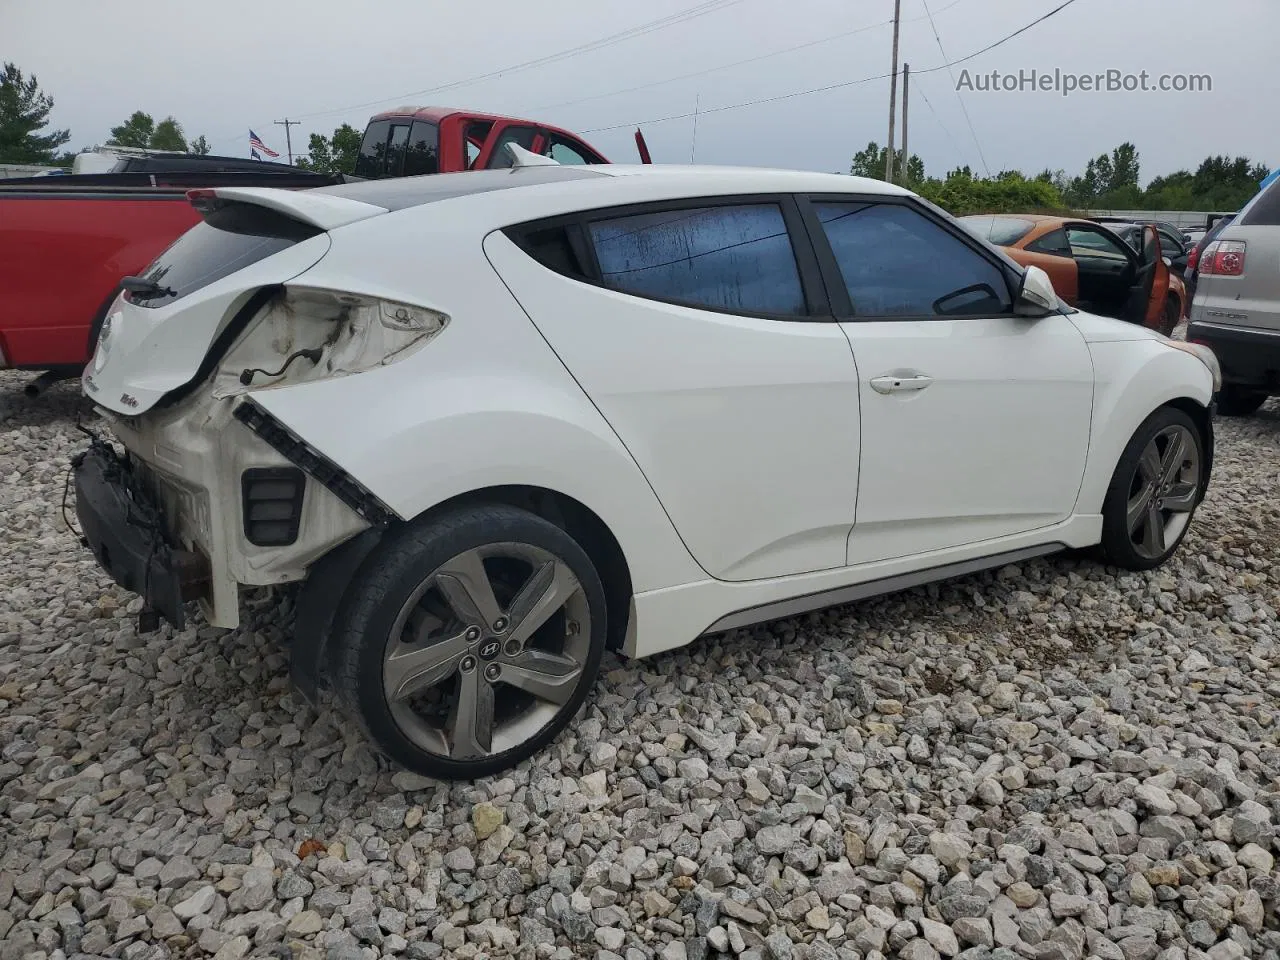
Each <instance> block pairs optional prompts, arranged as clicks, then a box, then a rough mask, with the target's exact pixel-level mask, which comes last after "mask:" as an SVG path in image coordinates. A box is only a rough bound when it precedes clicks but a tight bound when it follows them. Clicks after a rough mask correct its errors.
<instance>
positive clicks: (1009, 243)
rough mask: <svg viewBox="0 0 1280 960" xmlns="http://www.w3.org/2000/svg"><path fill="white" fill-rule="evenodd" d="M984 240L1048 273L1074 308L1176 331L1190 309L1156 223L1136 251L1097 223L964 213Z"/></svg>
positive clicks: (967, 224) (963, 219)
mask: <svg viewBox="0 0 1280 960" xmlns="http://www.w3.org/2000/svg"><path fill="white" fill-rule="evenodd" d="M960 222H961V223H962V224H964V226H965V227H966V229H968V230H970V231H971V232H973V233H974V234H976V235H977V236H979V237H981V238H982V239H983V240H986V241H988V242H989V243H993V244H995V245H996V246H998V247H1001V248H1002V249H1003V250H1004V252H1005V253H1007V254H1008V255H1009V256H1010V257H1011V258H1012V259H1013V260H1015V261H1017V262H1018V263H1020V264H1021V265H1022V266H1024V267H1029V266H1036V267H1039V268H1040V269H1042V270H1044V272H1045V273H1047V274H1049V277H1050V279H1052V280H1053V288H1054V290H1055V291H1057V294H1058V296H1059V297H1061V298H1062V299H1063V300H1065V301H1066V302H1067V303H1069V304H1071V305H1072V306H1075V307H1079V308H1080V309H1081V310H1087V311H1089V312H1090V313H1098V314H1102V315H1104V316H1108V317H1118V318H1120V319H1121V320H1129V321H1131V322H1133V323H1140V324H1142V325H1143V326H1146V327H1150V328H1151V329H1153V330H1159V331H1160V332H1161V333H1164V334H1169V333H1172V332H1173V328H1174V327H1175V326H1177V325H1178V321H1179V320H1180V319H1181V318H1182V316H1183V314H1184V313H1185V312H1186V305H1187V288H1186V286H1185V284H1183V282H1182V278H1181V277H1179V276H1176V275H1175V274H1172V273H1170V271H1169V266H1168V262H1167V261H1166V260H1165V258H1164V255H1163V254H1162V253H1161V251H1160V235H1159V234H1158V233H1157V232H1156V229H1155V227H1153V226H1148V227H1146V228H1145V229H1144V231H1143V238H1144V243H1143V249H1142V250H1135V249H1134V248H1133V247H1131V246H1129V244H1127V243H1125V242H1124V241H1123V240H1122V239H1120V237H1119V236H1117V235H1116V234H1115V233H1112V232H1111V231H1110V230H1108V229H1107V228H1106V227H1104V226H1103V225H1102V224H1100V223H1094V222H1093V221H1092V220H1073V219H1070V218H1068V217H1050V216H1044V215H1041V214H1021V213H1018V214H996V215H981V216H970V217H961V218H960Z"/></svg>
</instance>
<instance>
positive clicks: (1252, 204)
mask: <svg viewBox="0 0 1280 960" xmlns="http://www.w3.org/2000/svg"><path fill="white" fill-rule="evenodd" d="M1277 187H1280V180H1275V181H1273V182H1272V184H1271V186H1269V187H1267V189H1265V190H1263V191H1262V193H1260V194H1258V195H1257V196H1256V197H1254V198H1253V199H1252V200H1250V201H1249V203H1248V204H1247V205H1246V206H1245V208H1244V209H1243V210H1241V211H1240V216H1239V217H1238V218H1237V219H1236V221H1235V222H1236V223H1238V224H1239V225H1240V226H1242V227H1280V190H1277V189H1276V188H1277Z"/></svg>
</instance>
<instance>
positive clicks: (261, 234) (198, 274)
mask: <svg viewBox="0 0 1280 960" xmlns="http://www.w3.org/2000/svg"><path fill="white" fill-rule="evenodd" d="M323 232H324V231H322V230H319V229H317V228H315V227H312V226H309V225H308V224H304V223H299V222H298V221H297V220H293V219H291V218H289V217H286V216H284V215H283V214H279V213H276V212H275V211H274V210H267V209H265V208H264V207H257V206H253V205H251V204H246V203H229V204H226V205H225V206H222V207H219V208H217V209H215V210H212V211H210V212H209V213H207V214H206V215H205V219H204V222H203V223H198V224H196V225H195V226H194V227H192V228H191V229H190V230H188V231H187V232H186V233H184V234H183V235H182V236H180V237H179V238H178V239H177V240H175V241H174V242H173V243H172V244H170V246H169V248H168V249H167V250H165V252H164V253H162V254H160V256H159V257H158V258H157V259H156V260H155V262H154V263H152V264H151V266H149V267H148V268H147V269H146V271H144V272H143V274H142V276H143V278H144V279H146V280H150V281H152V282H153V283H155V284H156V285H157V287H159V288H162V289H161V291H160V292H157V293H154V294H149V293H148V294H143V293H131V294H129V299H130V301H131V302H132V303H136V304H137V305H138V306H140V307H151V308H154V307H162V306H165V305H166V304H169V303H173V302H174V301H175V300H181V299H182V298H183V297H185V296H188V295H190V294H192V293H194V292H195V291H197V290H199V289H201V288H202V287H207V286H208V285H209V284H211V283H214V282H216V281H218V280H221V279H222V278H223V277H228V276H230V275H231V274H233V273H235V272H236V271H238V270H243V269H244V268H245V267H248V266H251V265H252V264H255V263H258V262H259V261H261V260H265V259H266V258H267V257H270V256H272V255H273V254H277V253H279V252H280V251H282V250H286V249H288V248H289V247H291V246H293V245H294V244H297V243H301V242H302V241H303V240H309V239H310V238H311V237H314V236H317V235H319V234H320V233H323Z"/></svg>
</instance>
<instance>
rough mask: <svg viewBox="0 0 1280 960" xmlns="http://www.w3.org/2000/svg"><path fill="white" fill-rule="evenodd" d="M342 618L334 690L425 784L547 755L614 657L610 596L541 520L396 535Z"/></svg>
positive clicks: (418, 527) (582, 556) (454, 519)
mask: <svg viewBox="0 0 1280 960" xmlns="http://www.w3.org/2000/svg"><path fill="white" fill-rule="evenodd" d="M351 590H352V596H351V598H350V599H349V600H348V601H346V602H345V603H344V610H343V611H342V612H341V613H340V614H339V624H338V630H337V634H336V637H335V639H336V641H337V644H338V647H337V658H336V663H335V670H334V673H335V676H334V686H335V687H336V688H337V691H338V693H339V695H340V696H341V697H342V699H343V700H344V701H345V702H346V704H347V706H348V707H349V709H350V710H351V711H352V712H353V713H354V714H355V715H356V717H357V718H358V719H359V720H360V721H361V722H362V723H363V725H364V727H365V730H366V732H367V733H368V735H369V736H370V737H371V739H372V740H373V741H374V742H375V743H376V744H377V745H378V746H379V747H380V748H381V749H382V750H383V752H384V753H386V754H387V755H388V756H390V757H391V758H392V759H393V760H395V761H397V762H398V763H400V764H402V765H404V766H405V767H407V768H409V769H410V770H413V771H416V772H417V773H421V774H423V775H424V776H429V777H436V778H439V779H444V780H470V779H474V778H477V777H483V776H488V775H490V774H494V773H497V772H499V771H501V770H505V769H506V768H508V767H511V766H514V765H515V764H517V763H519V762H520V761H521V760H524V759H526V758H528V757H530V756H532V755H533V754H534V753H536V752H537V751H538V750H540V749H541V748H542V747H543V746H545V745H546V744H547V743H549V742H550V741H551V740H552V739H553V738H554V737H555V736H556V735H557V734H558V733H559V732H560V731H561V730H562V729H563V728H564V727H565V726H566V725H567V724H568V723H569V721H570V720H571V719H572V717H573V715H574V714H575V713H576V712H577V710H578V708H579V707H580V706H581V705H582V703H583V702H584V701H585V700H586V698H587V695H588V694H589V693H590V691H591V688H592V686H593V685H594V683H595V679H596V675H597V673H598V672H599V668H600V660H601V657H602V656H603V653H604V646H605V636H606V627H607V624H606V621H605V595H604V587H603V586H602V584H601V581H600V577H599V575H598V574H597V572H596V569H595V567H594V566H593V564H592V563H591V560H590V558H589V557H588V556H587V554H586V552H585V551H584V550H583V549H582V548H581V547H580V546H578V544H577V543H576V542H575V541H574V540H573V538H572V537H570V536H569V535H568V534H567V533H566V532H565V531H564V530H562V529H560V528H559V527H557V526H556V525H554V524H553V523H551V522H549V521H547V520H544V519H543V518H541V517H539V516H537V515H535V514H532V513H529V512H526V511H524V510H520V509H517V508H515V507H510V506H506V505H501V504H490V505H480V506H474V507H467V508H463V509H461V510H458V511H456V512H454V513H451V514H448V515H445V516H441V517H438V518H435V519H430V520H427V521H425V522H423V523H419V524H413V525H410V526H409V527H407V528H406V529H405V530H403V531H401V532H400V533H398V534H396V535H393V536H392V537H391V538H389V541H388V542H386V543H384V545H383V546H382V547H381V548H380V550H379V553H378V554H377V556H375V557H374V558H373V559H372V561H371V562H370V563H369V564H367V565H366V567H365V568H364V569H363V570H362V571H361V574H360V577H359V582H357V583H356V584H354V585H353V586H352V588H351Z"/></svg>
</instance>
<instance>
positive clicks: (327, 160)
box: [294, 123, 364, 173]
mask: <svg viewBox="0 0 1280 960" xmlns="http://www.w3.org/2000/svg"><path fill="white" fill-rule="evenodd" d="M363 137H364V134H363V132H361V131H360V130H357V129H356V128H355V127H353V126H351V124H349V123H344V124H343V125H342V126H340V127H338V128H337V129H336V130H334V131H333V136H332V137H325V136H321V135H320V134H318V133H313V134H311V137H310V139H309V141H308V143H307V155H306V156H305V157H298V158H297V160H295V161H294V163H295V165H296V166H299V167H301V168H302V169H304V170H315V171H316V172H317V173H351V172H352V171H353V170H355V168H356V157H357V156H359V154H360V141H361V139H363Z"/></svg>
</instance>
